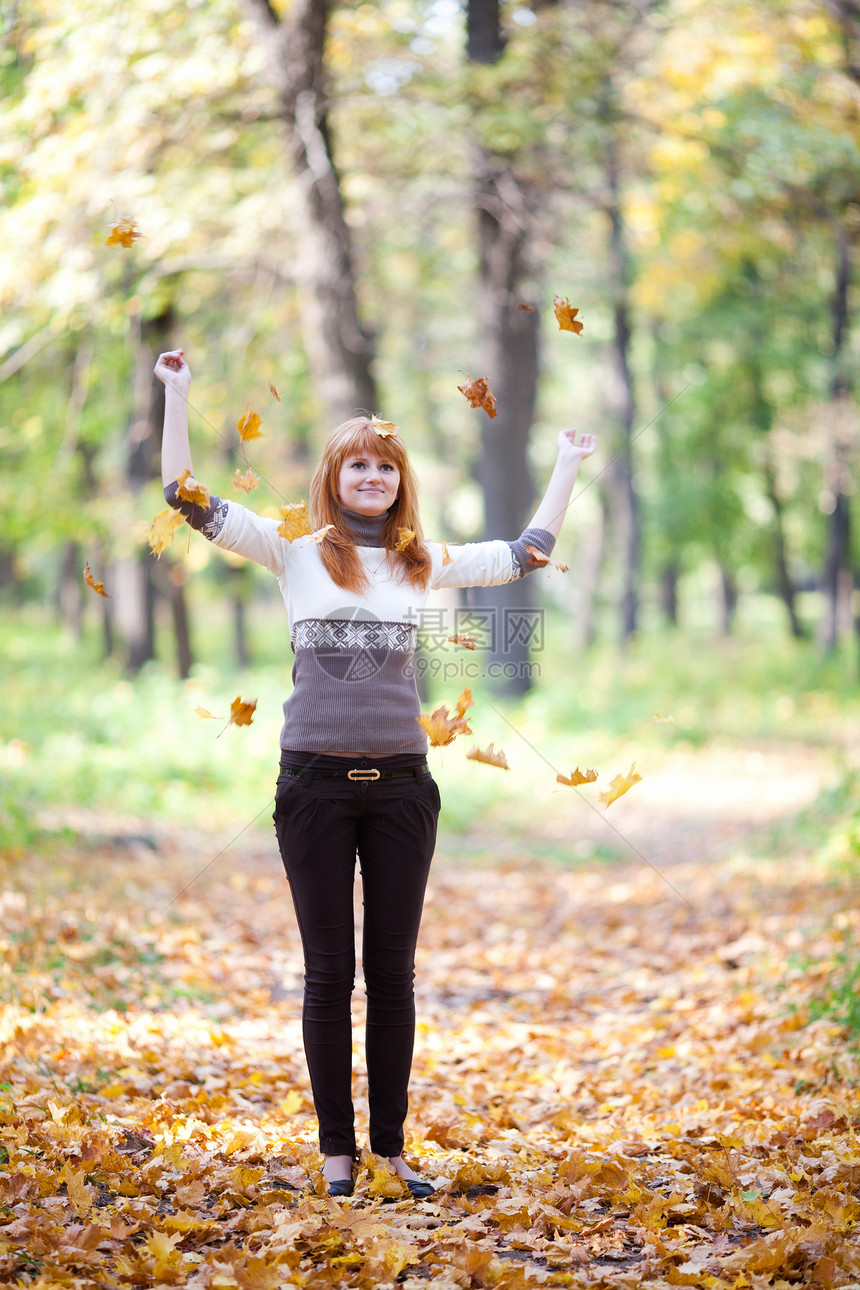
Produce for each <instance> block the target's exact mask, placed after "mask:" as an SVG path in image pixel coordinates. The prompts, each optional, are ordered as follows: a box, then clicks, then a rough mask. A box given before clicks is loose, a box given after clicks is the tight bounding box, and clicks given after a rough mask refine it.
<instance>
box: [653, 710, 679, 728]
mask: <svg viewBox="0 0 860 1290" xmlns="http://www.w3.org/2000/svg"><path fill="white" fill-rule="evenodd" d="M651 720H652V721H658V722H663V724H664V725H667V726H675V725H677V724H678V723H677V722H676V720H675V718H674V717H661V716H660V713H659V712H655V713H654V715H653V717H652V718H651Z"/></svg>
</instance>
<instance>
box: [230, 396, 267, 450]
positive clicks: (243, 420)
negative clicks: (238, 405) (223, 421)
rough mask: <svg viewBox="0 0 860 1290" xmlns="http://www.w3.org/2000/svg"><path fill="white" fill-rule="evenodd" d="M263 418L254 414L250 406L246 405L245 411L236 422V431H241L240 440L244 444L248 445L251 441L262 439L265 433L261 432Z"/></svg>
mask: <svg viewBox="0 0 860 1290" xmlns="http://www.w3.org/2000/svg"><path fill="white" fill-rule="evenodd" d="M262 423H263V422H262V417H261V416H260V415H259V413H257V412H253V411H252V410H251V407H250V405H249V404H246V405H245V411H244V412H243V413H242V415H241V416H240V418H239V420H238V421H237V422H236V429H237V430H238V431H239V438H240V439H241V441H242V443H247V442H248V440H249V439H262V438H263V433H262V431H261V430H260V426H261V425H262Z"/></svg>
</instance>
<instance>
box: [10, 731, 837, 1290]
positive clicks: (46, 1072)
mask: <svg viewBox="0 0 860 1290" xmlns="http://www.w3.org/2000/svg"><path fill="white" fill-rule="evenodd" d="M673 755H675V754H673ZM780 756H782V754H777V753H776V752H774V754H773V759H772V760H770V761H766V763H765V765H766V768H767V770H768V771H769V772H777V773H768V774H762V775H761V776H760V777H758V778H756V776H755V775H754V773H753V772H754V771H755V770H756V769H757V768H758V767H759V765H760V764H759V763H757V762H753V763H752V764H751V765H747V766H744V767H742V768H741V771H740V772H739V773H738V775H737V777H736V778H735V779H734V780H732V779H731V778H730V774H729V772H730V770H731V768H732V766H733V765H734V764H735V761H736V759H733V760H732V761H731V762H726V763H723V762H721V761H720V760H719V758H718V757H717V756H716V755H715V754H714V753H713V751H712V750H711V751H710V752H709V753H708V755H707V756H701V757H699V758H698V761H697V769H696V771H695V774H694V771H693V769H692V768H691V769H690V771H689V774H688V777H687V780H686V781H682V780H681V779H680V778H676V779H675V780H674V781H672V783H671V784H670V782H669V779H668V778H667V779H666V780H665V781H661V779H660V774H656V775H652V776H650V777H649V785H648V795H647V799H646V794H645V793H644V792H643V793H642V795H641V800H640V803H639V804H638V805H637V804H636V803H635V799H634V796H633V793H634V792H635V790H633V791H632V792H631V794H630V795H629V798H628V799H625V801H626V805H627V808H628V809H627V814H626V816H625V817H623V818H624V829H625V832H627V833H629V834H630V835H631V836H632V837H635V838H636V844H637V847H638V849H639V850H641V851H642V852H643V854H646V846H647V848H648V852H650V854H649V860H650V863H643V861H642V859H641V858H640V857H639V856H638V855H637V854H636V853H630V854H629V856H628V858H627V859H625V860H621V861H616V862H613V863H607V862H602V863H596V864H595V863H591V864H579V865H563V864H558V863H554V864H540V863H535V861H534V859H533V857H532V856H530V854H529V852H528V847H527V846H526V845H525V844H524V842H523V839H522V837H520V839H519V842H518V843H517V844H515V842H514V840H513V839H509V842H510V845H511V847H512V848H513V850H514V851H515V852H516V853H515V854H509V855H508V857H507V858H506V859H504V860H503V861H500V862H497V863H494V864H490V863H487V861H486V860H484V861H482V862H480V863H474V864H464V863H463V862H462V861H460V862H456V863H455V862H452V861H451V860H450V859H449V857H448V855H447V842H446V836H445V834H444V833H443V835H442V837H441V839H440V848H439V853H438V855H437V860H436V863H435V865H434V870H433V874H432V876H431V882H430V888H429V891H428V897H427V905H426V915H425V919H424V925H423V928H422V935H421V942H420V945H419V954H418V965H417V966H418V972H417V995H418V1016H419V1025H418V1034H417V1041H416V1053H415V1063H414V1074H413V1081H412V1089H411V1105H410V1118H409V1130H410V1135H411V1136H410V1138H409V1140H408V1143H407V1154H411V1155H412V1156H413V1157H414V1158H415V1159H416V1160H417V1161H420V1163H421V1167H422V1169H423V1170H424V1172H425V1173H426V1174H428V1175H429V1176H431V1177H432V1178H433V1179H434V1180H435V1181H436V1183H437V1184H438V1188H439V1190H438V1191H437V1193H436V1195H435V1196H434V1197H433V1198H432V1200H431V1201H428V1202H425V1203H422V1204H420V1205H413V1204H412V1203H411V1202H409V1201H404V1200H402V1199H400V1198H398V1195H397V1191H398V1185H397V1184H396V1183H395V1182H393V1181H392V1180H391V1178H390V1177H389V1175H388V1174H387V1172H386V1169H385V1168H384V1167H382V1162H379V1161H378V1160H376V1159H375V1158H374V1157H372V1156H369V1155H368V1154H367V1153H366V1151H365V1154H364V1158H363V1164H362V1168H361V1172H360V1175H359V1178H358V1184H357V1188H356V1194H355V1196H354V1198H353V1199H352V1201H350V1202H349V1203H347V1204H344V1203H342V1202H341V1203H337V1204H335V1203H333V1202H331V1201H330V1200H329V1199H328V1198H327V1197H325V1196H323V1195H319V1194H317V1193H316V1192H315V1190H314V1188H315V1187H318V1186H319V1174H318V1173H317V1172H316V1167H317V1163H318V1156H317V1153H316V1148H315V1123H314V1118H313V1113H312V1105H311V1102H310V1097H309V1088H308V1084H307V1077H306V1073H305V1068H304V1060H303V1056H302V1050H301V1033H300V1006H301V1004H300V1001H301V953H300V946H299V942H298V937H297V934H296V930H295V924H294V919H293V915H292V911H291V909H290V905H289V895H288V890H287V888H286V884H285V882H284V878H283V873H282V871H281V869H280V863H279V861H278V859H277V856H276V855H275V854H274V849H273V844H272V840H271V839H270V838H267V837H266V836H264V833H263V831H262V830H261V831H258V832H255V831H249V832H248V833H247V834H245V835H243V837H242V838H240V839H239V840H238V841H237V842H236V843H235V844H234V845H232V846H230V847H229V848H228V849H227V850H226V851H223V852H221V846H222V845H223V843H222V842H219V841H218V840H217V839H215V838H213V836H212V835H204V834H202V833H200V832H199V831H197V830H194V829H184V830H175V829H172V830H166V829H151V830H148V831H147V833H146V834H142V833H141V834H140V835H139V836H137V837H135V836H133V835H131V834H128V835H126V836H125V838H123V837H122V836H121V835H120V834H117V835H116V836H115V837H114V838H113V839H112V840H111V839H108V838H106V837H105V836H104V835H102V836H101V837H99V836H96V835H95V834H93V835H92V836H91V837H90V838H89V840H87V839H86V838H83V839H81V840H79V841H78V842H76V843H75V844H70V845H69V846H67V847H64V848H60V849H58V850H55V851H53V852H51V853H50V854H49V855H45V856H39V855H32V856H30V855H22V856H21V857H19V858H18V859H17V860H16V861H10V862H9V863H7V865H6V867H5V869H4V873H3V879H4V881H3V898H2V905H0V935H2V937H3V939H4V944H5V947H6V968H5V975H4V978H3V980H4V996H5V1000H4V1007H3V1012H2V1025H1V1026H0V1050H2V1066H0V1081H4V1083H3V1089H4V1092H3V1097H4V1099H5V1101H4V1104H3V1111H4V1116H3V1122H4V1125H5V1128H4V1129H3V1134H4V1142H5V1144H6V1145H5V1147H4V1148H3V1150H4V1151H5V1152H6V1153H7V1155H8V1161H7V1166H8V1167H7V1168H6V1169H4V1171H3V1173H2V1175H0V1188H2V1190H3V1197H2V1203H3V1204H4V1205H5V1206H6V1209H5V1210H4V1211H3V1215H2V1219H0V1224H2V1226H0V1274H3V1275H4V1276H6V1277H9V1278H11V1277H13V1276H14V1277H19V1278H20V1277H23V1278H24V1280H22V1281H21V1284H27V1283H28V1282H27V1278H30V1279H32V1278H33V1277H35V1276H36V1274H37V1273H38V1272H41V1273H42V1274H43V1275H44V1276H47V1277H49V1278H50V1277H54V1278H55V1279H56V1278H62V1277H63V1276H69V1275H71V1273H72V1272H73V1273H74V1276H75V1277H76V1278H77V1279H76V1280H75V1281H74V1284H76V1285H78V1284H79V1285H82V1286H85V1287H89V1286H96V1285H100V1286H101V1285H104V1284H107V1283H109V1284H111V1285H113V1286H126V1285H128V1286H132V1285H136V1286H156V1285H161V1284H175V1283H184V1284H187V1285H189V1286H191V1287H193V1288H194V1290H209V1287H212V1288H213V1290H214V1287H215V1286H216V1285H217V1286H219V1287H221V1286H236V1287H239V1288H240V1290H244V1288H245V1287H247V1288H248V1290H252V1288H253V1290H278V1288H279V1287H280V1286H282V1285H286V1284H301V1285H305V1286H329V1285H338V1286H341V1287H356V1288H357V1290H364V1288H365V1287H369V1286H371V1285H373V1286H388V1287H392V1290H393V1288H394V1287H395V1285H402V1286H405V1287H406V1290H423V1288H424V1287H425V1286H426V1285H428V1284H432V1285H436V1286H439V1287H444V1288H445V1290H455V1287H462V1288H463V1290H465V1288H466V1287H470V1286H496V1287H500V1290H519V1288H521V1287H525V1286H529V1285H535V1284H546V1285H551V1286H557V1285H583V1286H586V1285H587V1286H606V1287H610V1286H613V1287H615V1286H617V1287H619V1290H620V1287H626V1286H632V1285H639V1284H643V1285H648V1284H654V1285H655V1286H664V1285H666V1284H669V1283H671V1284H676V1285H677V1284H687V1285H707V1286H709V1287H720V1286H723V1285H725V1286H727V1287H728V1286H731V1285H736V1284H753V1285H756V1286H768V1285H771V1284H776V1283H780V1284H782V1283H783V1281H784V1274H785V1272H786V1270H789V1271H790V1274H791V1279H792V1281H793V1282H797V1281H803V1283H804V1284H810V1285H811V1284H818V1285H822V1286H829V1285H843V1284H846V1283H847V1281H849V1280H851V1279H854V1280H856V1279H857V1273H858V1270H860V1248H858V1237H857V1220H858V1217H860V1204H858V1201H857V1198H856V1195H855V1193H856V1180H857V1178H858V1177H860V1152H858V1145H857V1134H856V1128H857V1126H858V1113H857V1101H856V1091H855V1089H856V1081H857V1079H858V1077H860V1069H858V1063H857V1061H856V1058H855V1057H854V1056H852V1055H851V1053H850V1052H848V1051H847V1050H846V1048H845V1044H844V1041H843V1032H842V1031H841V1030H840V1027H839V1026H838V1025H837V1024H834V1023H833V1022H832V1021H831V1020H828V1019H827V1018H826V1017H824V1018H822V1019H820V1020H817V1021H812V1022H811V1023H810V1024H807V1023H809V1022H810V1002H811V1000H812V999H813V998H814V997H815V995H816V994H818V993H819V992H820V990H821V988H822V985H823V983H824V982H825V981H827V980H828V979H830V976H831V973H832V972H833V970H834V968H837V969H838V964H839V955H840V954H841V953H842V952H844V951H845V949H846V946H847V945H848V943H849V940H850V937H851V936H852V934H856V929H857V923H858V921H860V920H859V919H858V913H857V900H856V894H857V892H856V880H852V879H851V878H850V876H845V873H844V871H840V870H838V869H837V868H836V867H834V866H833V865H828V864H827V863H825V862H824V861H823V860H821V859H820V858H819V857H817V856H816V855H814V854H813V853H812V851H811V850H808V851H807V850H804V848H803V846H799V845H792V846H790V847H786V848H785V849H784V850H779V849H771V851H770V852H768V851H767V850H766V849H765V850H762V847H761V845H760V844H761V842H762V837H763V835H762V829H765V830H769V829H772V828H773V827H774V826H779V828H782V827H783V826H787V828H788V831H787V832H786V833H785V836H786V837H788V838H791V837H793V834H792V831H791V828H790V821H791V819H792V812H796V811H797V810H798V808H801V807H803V805H804V802H806V803H809V802H811V801H812V800H813V799H814V797H815V796H816V795H817V792H818V791H820V790H821V789H822V788H823V787H826V782H827V777H828V774H829V773H830V770H831V769H832V766H831V763H829V762H828V760H827V758H826V756H825V755H824V754H821V755H820V756H818V757H816V756H815V755H814V754H811V755H810V756H809V758H808V759H807V760H806V761H805V762H803V763H802V764H798V762H797V758H796V755H795V753H794V752H793V751H792V750H786V751H785V753H784V760H780ZM487 773H492V772H490V771H489V770H488V772H487ZM661 773H662V772H661ZM792 776H795V778H792ZM714 784H717V785H719V788H720V793H721V796H720V797H719V798H716V797H713V796H712V798H711V800H710V805H709V806H708V811H709V814H708V816H707V819H705V818H704V815H703V811H702V804H701V802H699V803H698V804H697V803H696V801H695V795H696V794H697V793H702V792H705V791H706V790H707V791H708V792H711V789H712V787H713V785H714ZM733 785H734V787H733ZM766 785H767V786H766ZM643 788H644V781H643V784H642V785H637V786H636V789H643ZM562 801H563V799H562ZM657 802H659V803H660V804H661V806H660V810H658V809H657V807H656V805H655V803H657ZM554 803H555V805H554V806H553V811H554V812H556V814H557V818H556V817H555V816H554V815H553V813H552V812H548V813H544V814H542V816H541V819H540V829H541V830H544V831H545V830H546V829H551V828H556V827H557V826H558V820H559V819H562V818H564V811H563V807H562V806H559V805H558V803H557V801H556V799H555V798H554ZM622 804H623V803H622V802H619V803H618V804H617V805H618V806H619V807H620V806H621V805H622ZM673 804H674V805H673ZM613 809H614V808H613ZM637 812H638V813H639V814H638V815H637ZM589 814H594V813H593V812H591V811H590V810H589ZM614 818H616V819H621V818H622V817H621V813H620V812H619V813H618V815H616V816H614ZM597 822H598V823H601V821H599V820H598V821H597ZM640 822H641V825H640ZM649 822H650V824H651V826H652V827H653V828H654V830H655V831H654V833H653V834H652V835H649V836H648V837H647V838H646V839H645V842H644V844H643V837H642V834H641V832H637V830H639V829H640V827H641V828H645V826H646V825H648V824H649ZM691 822H694V823H695V825H696V829H697V830H698V831H697V832H695V833H693V834H691V833H690V829H691V828H692V823H691ZM103 823H104V822H103ZM658 824H659V828H658ZM660 829H662V832H660ZM723 829H726V830H728V832H727V833H726V832H721V830H723ZM147 836H149V838H150V840H149V841H147V840H146V837H147ZM223 841H224V842H226V841H228V839H226V838H225V839H224V840H223ZM727 843H728V844H730V845H728V846H727ZM748 843H749V846H747V844H748ZM654 856H656V857H657V858H658V859H659V861H660V864H659V866H658V865H657V864H656V861H655V860H654V859H653V858H652V857H654ZM652 866H654V867H652ZM658 867H659V868H660V869H661V871H662V876H661V873H658V872H656V869H657V868H658ZM357 913H360V905H357ZM363 1006H364V996H363V992H362V989H361V986H360V984H359V988H358V990H357V992H356V995H355V1001H354V1017H355V1023H356V1054H355V1097H356V1109H357V1121H358V1126H359V1134H360V1140H361V1141H362V1142H363V1143H366V1081H365V1078H364V1073H363V1057H362V1044H361V1042H360V1035H361V1023H362V1014H363ZM387 1193H391V1195H390V1198H389V1199H385V1197H386V1194H387ZM292 1278H295V1279H292ZM395 1279H396V1280H395ZM52 1283H53V1282H52ZM64 1283H66V1282H64Z"/></svg>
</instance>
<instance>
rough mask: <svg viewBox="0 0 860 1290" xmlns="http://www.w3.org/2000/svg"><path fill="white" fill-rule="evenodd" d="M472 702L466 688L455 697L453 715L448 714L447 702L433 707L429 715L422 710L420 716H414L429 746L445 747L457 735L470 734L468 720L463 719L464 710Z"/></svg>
mask: <svg viewBox="0 0 860 1290" xmlns="http://www.w3.org/2000/svg"><path fill="white" fill-rule="evenodd" d="M472 704H473V700H472V691H471V690H469V689H466V690H463V692H462V694H461V695H460V696H459V698H458V699H457V703H456V706H455V708H454V712H453V715H449V713H448V705H447V704H445V703H440V705H439V707H438V708H435V709H434V710H433V712H432V713H430V714H429V716H428V714H427V713H426V712H422V713H421V715H420V717H416V718H415V720H416V721H417V722H418V724H419V726H420V727H421V729H422V730H423V731H424V733H425V734H426V735H427V738H428V739H429V740H430V746H431V748H446V747H447V746H448V744H451V743H453V742H454V740H455V739H456V738H457V735H470V734H471V733H472V730H471V728H470V726H469V724H468V722H467V721H466V720H465V713H466V710H467V708H471V707H472Z"/></svg>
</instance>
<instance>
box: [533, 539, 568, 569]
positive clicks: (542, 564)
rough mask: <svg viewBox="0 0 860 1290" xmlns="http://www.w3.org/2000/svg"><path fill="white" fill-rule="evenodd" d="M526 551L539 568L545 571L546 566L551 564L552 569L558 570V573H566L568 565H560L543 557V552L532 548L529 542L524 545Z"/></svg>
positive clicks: (534, 547) (546, 556)
mask: <svg viewBox="0 0 860 1290" xmlns="http://www.w3.org/2000/svg"><path fill="white" fill-rule="evenodd" d="M526 550H527V551H528V553H529V555H530V556H531V558H532V559H533V560H534V562H535V564H536V565H538V567H539V568H541V569H545V568H546V566H547V565H549V564H551V565H552V567H553V568H554V569H558V571H559V573H567V572H568V569H569V566H568V565H566V564H562V563H561V562H560V561H559V560H550V558H549V556H548V555H544V553H543V551H539V550H538V548H537V547H536V546H532V545H531V543H530V542H527V543H526Z"/></svg>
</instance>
